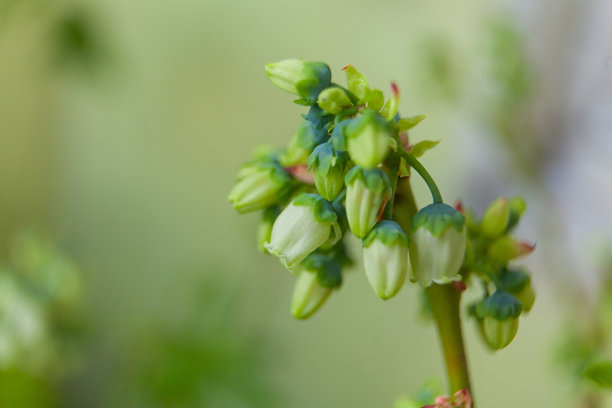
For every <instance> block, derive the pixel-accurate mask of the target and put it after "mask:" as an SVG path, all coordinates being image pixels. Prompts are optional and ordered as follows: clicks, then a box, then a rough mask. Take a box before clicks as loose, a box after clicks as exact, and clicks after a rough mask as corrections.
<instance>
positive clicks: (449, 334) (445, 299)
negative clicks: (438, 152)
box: [393, 177, 472, 395]
mask: <svg viewBox="0 0 612 408" xmlns="http://www.w3.org/2000/svg"><path fill="white" fill-rule="evenodd" d="M416 212H417V206H416V202H415V200H414V195H413V194H412V187H411V185H410V178H409V177H407V178H403V179H400V180H399V182H398V185H397V195H396V197H395V211H394V214H393V218H394V219H395V221H397V222H398V223H399V224H400V225H401V226H402V228H404V230H405V231H410V230H411V224H412V216H413V215H414V214H415V213H416ZM425 294H426V295H427V299H428V301H429V304H430V306H431V309H432V312H433V317H434V320H435V322H436V326H437V327H438V335H439V337H440V345H441V348H442V351H443V353H444V360H445V363H446V371H447V377H448V383H449V388H450V389H449V391H450V394H451V395H452V394H454V393H455V392H457V391H459V390H461V389H467V390H468V391H469V392H470V394H472V390H471V387H470V377H469V372H468V366H467V360H466V355H465V347H464V345H463V335H462V332H461V316H460V314H459V312H460V309H459V304H460V300H461V292H460V291H459V290H457V289H456V288H455V286H454V285H453V284H449V285H436V284H434V285H432V286H430V287H429V288H427V289H425Z"/></svg>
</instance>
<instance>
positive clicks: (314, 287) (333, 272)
mask: <svg viewBox="0 0 612 408" xmlns="http://www.w3.org/2000/svg"><path fill="white" fill-rule="evenodd" d="M297 269H298V272H297V279H296V282H295V286H294V289H293V297H292V300H291V314H292V315H293V316H294V317H295V318H297V319H307V318H308V317H310V316H311V315H312V314H313V313H314V312H316V311H317V310H318V309H319V307H321V305H322V304H323V303H324V302H325V300H327V298H328V297H329V295H330V294H331V292H332V291H333V290H334V289H335V288H337V287H339V286H340V285H341V283H342V275H341V269H340V265H339V264H338V263H337V262H335V261H334V260H332V259H331V258H329V257H327V256H325V255H320V254H313V255H310V256H309V257H308V258H306V260H305V261H304V262H303V263H302V264H300V265H299V266H298V267H297Z"/></svg>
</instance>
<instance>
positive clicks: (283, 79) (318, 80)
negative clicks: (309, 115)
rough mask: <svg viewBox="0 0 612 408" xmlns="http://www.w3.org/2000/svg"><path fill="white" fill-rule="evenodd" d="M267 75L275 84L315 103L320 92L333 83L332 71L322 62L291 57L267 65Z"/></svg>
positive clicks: (310, 103)
mask: <svg viewBox="0 0 612 408" xmlns="http://www.w3.org/2000/svg"><path fill="white" fill-rule="evenodd" d="M266 75H267V76H268V78H269V79H270V81H272V83H273V84H274V85H276V86H277V87H278V88H280V89H282V90H283V91H285V92H289V93H291V94H293V95H297V96H299V97H301V98H302V99H303V101H304V102H305V103H306V104H308V105H314V104H315V103H316V101H317V97H318V96H319V93H320V92H321V91H322V90H323V89H325V88H327V87H328V86H329V85H330V84H331V71H330V69H329V66H327V64H324V63H322V62H305V61H302V60H299V59H289V60H283V61H279V62H274V63H270V64H268V65H266Z"/></svg>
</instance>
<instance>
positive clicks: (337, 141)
mask: <svg viewBox="0 0 612 408" xmlns="http://www.w3.org/2000/svg"><path fill="white" fill-rule="evenodd" d="M352 121H353V119H344V120H343V121H341V122H339V123H337V124H336V126H335V127H334V130H333V131H332V135H331V137H330V139H329V140H330V142H331V143H332V144H333V145H334V149H336V150H337V151H346V150H347V147H346V134H345V130H346V127H347V126H348V125H349V124H350V123H351V122H352Z"/></svg>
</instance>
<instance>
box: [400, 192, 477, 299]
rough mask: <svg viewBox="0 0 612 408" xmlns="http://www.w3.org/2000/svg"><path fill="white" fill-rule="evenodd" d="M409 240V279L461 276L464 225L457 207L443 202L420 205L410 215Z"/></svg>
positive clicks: (423, 283) (445, 280) (424, 280)
mask: <svg viewBox="0 0 612 408" xmlns="http://www.w3.org/2000/svg"><path fill="white" fill-rule="evenodd" d="M411 241H412V243H411V245H410V262H411V263H412V270H413V279H414V280H416V281H418V282H419V284H420V285H421V286H423V287H427V286H429V285H431V283H432V282H435V283H440V284H444V283H449V282H451V281H456V280H461V275H459V269H460V268H461V264H462V262H463V257H464V255H465V247H466V228H465V217H464V216H463V215H462V214H461V213H460V212H459V211H457V210H456V209H454V208H453V207H451V206H449V205H447V204H443V203H433V204H430V205H428V206H427V207H425V208H422V209H421V210H420V211H419V212H418V213H416V215H415V216H414V217H413V219H412V240H411Z"/></svg>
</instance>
